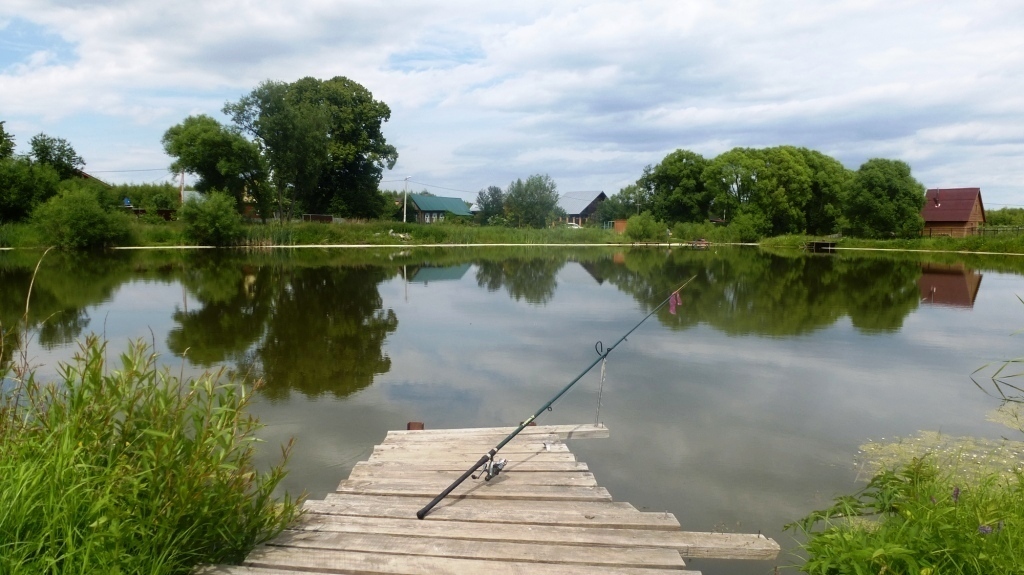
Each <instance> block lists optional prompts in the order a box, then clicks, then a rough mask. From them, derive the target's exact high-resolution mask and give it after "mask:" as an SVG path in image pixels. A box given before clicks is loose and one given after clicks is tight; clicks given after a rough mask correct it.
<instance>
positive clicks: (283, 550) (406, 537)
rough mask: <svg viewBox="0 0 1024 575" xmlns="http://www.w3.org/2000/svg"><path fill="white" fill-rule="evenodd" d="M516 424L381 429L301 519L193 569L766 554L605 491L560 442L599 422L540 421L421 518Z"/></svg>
mask: <svg viewBox="0 0 1024 575" xmlns="http://www.w3.org/2000/svg"><path fill="white" fill-rule="evenodd" d="M514 430H515V428H512V427H501V428H497V427H496V428H473V429H438V430H401V431H389V432H388V434H387V437H385V439H384V441H383V442H382V443H381V444H380V445H378V446H376V447H375V448H374V450H373V453H372V454H371V455H370V457H369V459H368V460H366V461H363V462H360V463H358V464H356V466H355V467H354V468H353V470H352V473H351V475H350V476H349V477H348V478H347V479H345V480H343V481H342V482H341V483H340V484H339V485H338V488H337V490H336V491H335V492H334V493H330V494H328V495H327V496H326V497H325V498H324V499H322V500H315V501H314V500H310V501H306V502H305V504H304V506H303V514H302V516H301V517H300V518H299V519H298V520H297V521H296V522H295V523H294V524H293V525H292V526H290V527H289V528H288V529H287V530H285V531H284V532H283V533H281V534H280V535H279V536H277V537H276V538H274V539H272V540H270V541H268V542H266V543H264V544H262V545H260V546H258V547H257V548H256V549H254V550H253V551H252V553H250V554H249V555H248V556H247V557H246V559H245V561H243V562H242V564H241V565H205V566H202V567H199V568H197V569H195V570H194V571H193V573H194V575H296V574H300V573H339V574H343V573H357V574H359V575H376V574H381V575H417V574H430V575H438V574H440V575H444V574H453V575H454V574H461V573H474V572H494V571H500V572H505V573H531V574H536V575H545V574H555V573H557V574H562V575H573V574H577V573H578V574H580V575H583V574H586V575H594V574H597V575H658V574H660V573H664V574H668V573H672V574H674V575H680V574H691V575H692V574H695V573H697V572H696V571H687V570H686V564H685V562H684V560H685V559H688V558H702V559H705V558H706V559H753V560H770V559H774V558H775V557H776V556H777V555H778V553H779V545H778V544H777V543H776V542H775V541H773V540H771V539H769V538H767V537H765V536H763V535H761V534H741V533H700V532H687V531H683V530H682V529H681V528H680V525H679V521H677V520H676V518H675V516H674V515H672V514H671V513H667V512H666V513H652V512H644V511H640V510H638V509H637V508H635V507H633V506H632V505H630V504H629V503H624V502H616V501H613V500H612V497H611V495H610V494H609V493H608V490H607V489H605V488H604V487H601V486H600V485H598V483H597V479H596V478H595V477H594V474H593V473H592V472H591V471H590V469H589V468H588V467H587V465H586V463H583V462H581V461H577V460H576V457H575V455H573V454H572V452H571V451H570V450H569V447H568V446H567V445H566V444H565V440H566V439H589V438H602V437H608V428H606V427H604V426H600V425H538V426H530V427H528V428H526V429H524V430H523V431H522V432H520V433H519V434H518V435H517V436H516V437H515V438H514V439H513V440H512V441H510V442H509V443H508V444H507V445H506V446H505V447H504V448H502V450H501V452H499V455H500V456H501V457H505V458H507V459H509V463H508V466H507V467H506V468H505V470H504V471H503V472H502V473H501V474H500V475H498V476H497V477H495V478H493V479H492V480H491V481H484V480H483V479H480V480H476V481H473V480H467V481H466V482H465V483H463V484H462V485H460V486H459V487H458V488H457V489H456V490H455V491H453V492H452V493H451V494H450V495H449V496H448V497H447V498H446V499H445V500H443V501H442V502H441V503H439V504H438V505H437V506H436V507H434V509H433V510H432V511H431V512H430V514H429V515H427V517H426V518H425V519H424V520H419V519H417V518H416V511H417V510H418V509H420V508H422V507H423V505H425V504H426V502H427V501H429V500H430V499H432V498H433V497H434V496H435V495H437V493H439V492H440V491H441V490H442V489H444V488H445V487H447V486H448V485H449V484H450V483H451V482H452V481H453V480H455V478H457V477H459V476H460V475H461V474H462V473H463V472H465V470H466V469H468V468H469V466H470V465H472V464H473V463H475V462H476V461H478V460H479V459H480V456H481V455H482V454H484V453H486V452H487V451H488V450H490V448H491V447H493V446H494V445H496V444H497V443H498V442H500V441H501V440H503V439H504V438H505V437H507V436H508V435H509V434H510V433H512V431H514Z"/></svg>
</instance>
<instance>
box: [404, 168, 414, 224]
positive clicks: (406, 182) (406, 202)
mask: <svg viewBox="0 0 1024 575" xmlns="http://www.w3.org/2000/svg"><path fill="white" fill-rule="evenodd" d="M411 177H412V176H406V177H405V193H404V194H402V223H403V224H404V223H405V222H407V221H408V220H406V219H405V211H406V209H407V207H408V205H409V178H411Z"/></svg>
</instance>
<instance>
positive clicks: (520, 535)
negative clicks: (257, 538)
mask: <svg viewBox="0 0 1024 575" xmlns="http://www.w3.org/2000/svg"><path fill="white" fill-rule="evenodd" d="M294 529H295V530H304V531H325V532H326V531H336V532H342V533H382V534H393V535H408V536H422V537H448V538H450V539H470V540H477V541H518V542H522V543H528V542H536V543H549V544H558V545H580V546H601V545H612V546H615V547H633V546H643V547H656V548H665V549H674V550H676V551H678V552H679V554H680V555H682V556H683V557H684V558H685V557H702V558H717V559H773V558H775V556H776V555H778V553H779V545H778V544H777V543H775V541H772V540H771V539H768V538H766V537H764V536H762V535H746V534H737V533H693V532H687V531H662V530H648V529H601V528H592V527H564V526H547V525H536V526H533V527H531V528H530V529H523V528H522V527H521V526H516V525H502V524H494V525H491V526H489V527H488V528H487V529H481V526H480V524H479V523H473V522H463V521H432V520H430V516H429V515H428V516H427V519H426V520H422V521H421V520H418V519H416V518H415V517H411V518H409V519H389V518H369V517H351V516H346V517H332V516H329V515H310V516H304V517H303V518H302V519H301V520H300V521H299V522H298V523H297V524H296V525H295V527H294Z"/></svg>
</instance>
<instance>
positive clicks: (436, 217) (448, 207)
mask: <svg viewBox="0 0 1024 575" xmlns="http://www.w3.org/2000/svg"><path fill="white" fill-rule="evenodd" d="M409 207H411V208H412V210H413V211H414V212H415V213H416V221H417V222H419V223H421V224H430V223H434V222H443V221H444V219H445V216H466V217H470V216H472V215H473V214H471V213H470V212H469V206H467V205H466V202H464V201H462V200H460V199H459V198H442V197H440V196H427V195H424V194H409Z"/></svg>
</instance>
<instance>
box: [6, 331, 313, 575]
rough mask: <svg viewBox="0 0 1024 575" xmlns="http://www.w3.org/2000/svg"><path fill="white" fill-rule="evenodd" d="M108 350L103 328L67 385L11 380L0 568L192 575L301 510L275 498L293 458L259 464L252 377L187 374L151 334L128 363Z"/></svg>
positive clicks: (67, 372)
mask: <svg viewBox="0 0 1024 575" xmlns="http://www.w3.org/2000/svg"><path fill="white" fill-rule="evenodd" d="M105 357H106V344H103V343H101V342H100V341H99V340H98V339H97V338H95V337H90V338H88V339H86V340H85V342H84V343H83V344H82V345H81V349H80V351H79V353H78V354H76V355H75V357H74V359H73V360H72V361H71V362H70V363H69V364H65V365H62V366H61V367H60V369H59V374H60V376H59V379H58V381H57V382H55V383H53V384H46V385H44V384H41V383H39V382H37V381H36V379H35V377H34V376H33V374H31V373H27V374H26V373H20V374H17V375H16V377H14V378H10V379H8V380H7V383H9V384H12V385H11V386H10V387H2V388H0V509H2V510H3V512H2V513H0V533H2V534H3V536H2V538H0V540H2V542H3V544H0V573H4V574H7V575H20V574H30V573H32V574H34V573H55V574H56V573H154V574H182V575H184V574H186V573H188V572H189V570H190V569H191V567H192V566H194V565H196V564H198V563H221V562H237V561H240V560H241V559H242V558H243V557H244V556H245V555H246V554H247V553H248V552H249V551H250V550H251V549H252V548H253V547H254V546H255V545H256V544H258V543H260V542H262V541H264V540H266V539H269V538H270V537H273V536H274V535H276V534H277V533H279V532H280V531H281V530H282V529H283V528H284V527H285V526H286V525H287V523H288V522H289V521H290V520H292V519H293V518H294V517H295V516H296V515H297V507H296V505H297V504H296V503H295V502H293V501H291V500H289V499H288V498H287V497H285V498H284V500H283V502H277V501H275V500H274V499H273V498H272V492H273V490H274V489H275V487H276V486H277V485H278V484H279V483H280V481H281V479H282V478H283V477H284V474H285V472H284V468H283V466H284V464H283V463H282V464H281V465H279V466H275V467H272V468H271V469H270V470H269V471H268V472H266V473H257V472H256V471H255V470H254V468H253V455H254V452H253V445H254V442H255V441H256V439H255V437H254V432H255V431H256V429H258V423H257V422H256V421H255V420H254V419H253V418H252V416H250V415H247V414H246V413H245V408H246V405H247V403H248V397H249V396H248V394H247V390H246V388H245V387H244V386H243V385H242V384H240V383H236V382H232V381H228V382H224V381H222V380H221V378H220V377H218V376H203V377H201V378H199V379H197V380H192V381H188V382H182V381H180V380H179V379H177V378H176V377H174V376H173V375H171V374H170V372H169V371H168V370H167V369H159V368H157V366H156V356H155V355H154V354H152V353H150V352H149V350H148V348H147V346H146V345H145V344H144V343H141V342H137V343H134V344H132V345H130V346H129V349H128V351H127V352H126V353H124V354H123V355H122V356H121V367H120V369H118V370H114V371H110V370H108V368H107V366H106V364H105V359H104V358H105ZM3 375H4V373H3V372H2V370H0V376H3ZM16 382H17V385H16V386H15V385H13V384H15V383H16ZM286 452H287V450H286Z"/></svg>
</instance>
